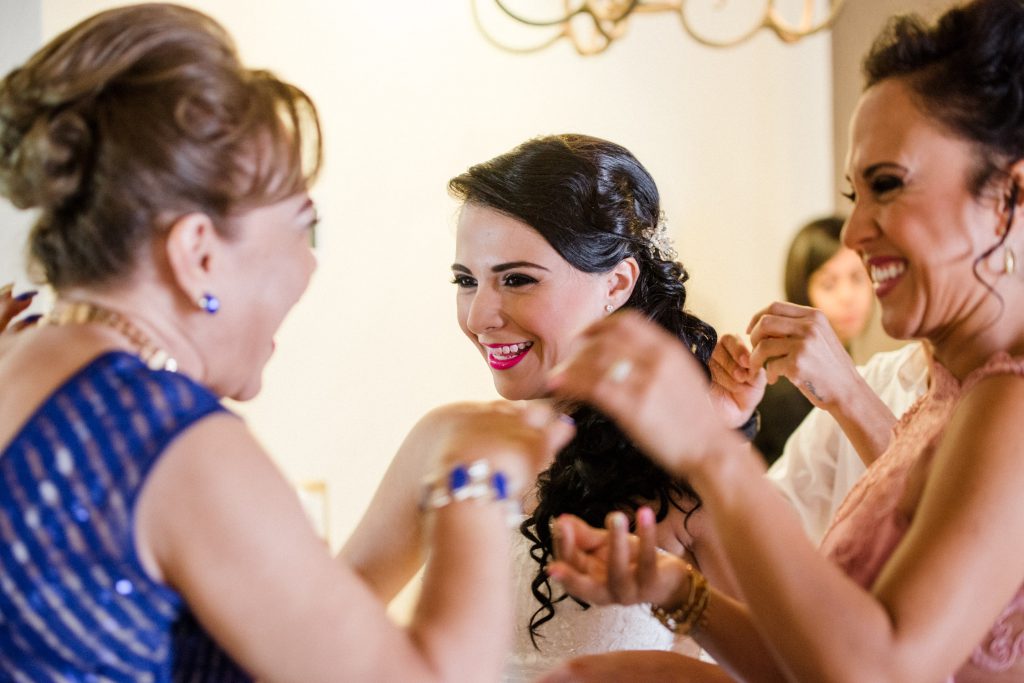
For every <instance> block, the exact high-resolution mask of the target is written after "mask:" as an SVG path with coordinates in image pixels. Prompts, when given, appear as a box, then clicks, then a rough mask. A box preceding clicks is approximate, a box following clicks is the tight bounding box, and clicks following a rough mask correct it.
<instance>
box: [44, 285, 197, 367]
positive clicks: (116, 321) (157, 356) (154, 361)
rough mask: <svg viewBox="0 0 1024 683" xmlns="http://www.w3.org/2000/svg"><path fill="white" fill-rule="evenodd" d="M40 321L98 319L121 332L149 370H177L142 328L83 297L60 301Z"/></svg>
mask: <svg viewBox="0 0 1024 683" xmlns="http://www.w3.org/2000/svg"><path fill="white" fill-rule="evenodd" d="M42 322H43V324H44V325H84V324H86V323H99V324H100V325H106V326H107V327H110V328H112V329H114V330H116V331H117V332H119V333H121V335H123V336H124V337H125V339H127V340H128V341H130V342H131V343H132V344H133V345H134V346H135V352H136V354H137V355H138V357H139V358H140V359H141V360H142V362H143V363H145V364H146V367H148V368H149V369H150V370H168V371H170V372H177V371H178V362H177V361H176V360H174V358H172V357H171V355H170V354H169V353H167V352H166V351H164V350H163V349H162V348H160V347H159V346H157V345H156V344H154V343H153V342H152V341H151V340H150V338H149V337H147V336H146V335H145V334H144V333H143V332H142V330H140V329H139V328H137V327H136V326H135V325H134V324H132V323H131V322H130V321H129V320H128V319H127V318H125V317H124V316H123V315H121V314H120V313H116V312H114V311H112V310H110V309H109V308H103V307H101V306H97V305H96V304H91V303H89V302H87V301H63V302H58V304H57V306H56V307H55V308H54V309H53V310H52V311H51V312H50V313H49V314H47V315H46V317H44V318H43V320H42Z"/></svg>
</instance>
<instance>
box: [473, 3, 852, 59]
mask: <svg viewBox="0 0 1024 683" xmlns="http://www.w3.org/2000/svg"><path fill="white" fill-rule="evenodd" d="M481 2H487V3H488V4H491V3H493V5H494V6H495V7H496V8H497V10H499V11H496V12H494V14H495V15H497V18H496V20H502V19H503V20H505V21H508V20H511V21H513V22H515V23H516V24H517V25H518V26H520V27H528V28H529V31H530V32H532V33H542V34H544V33H546V37H544V38H543V39H542V41H541V42H539V43H533V44H530V45H526V46H517V45H513V44H510V43H509V42H508V41H507V40H503V39H499V38H498V37H497V36H496V35H495V34H494V32H493V30H492V29H490V28H488V27H487V26H485V23H486V22H484V21H483V18H482V17H481V11H480V10H481V8H480V6H479V5H480V3H481ZM845 2H846V0H789V1H788V2H785V1H783V3H782V4H784V5H785V6H786V9H787V10H792V9H793V8H794V7H795V8H796V9H797V10H799V15H800V16H799V18H798V19H792V18H788V17H787V14H790V13H794V14H795V12H789V11H787V12H785V13H784V11H783V9H782V8H780V6H779V5H780V0H697V2H694V0H665V1H656V0H470V4H471V6H472V9H473V20H474V21H475V22H476V25H477V28H478V29H479V30H480V32H481V33H482V34H483V36H484V37H485V38H486V39H487V41H488V42H490V43H491V44H493V45H495V46H496V47H498V48H500V49H502V50H505V51H507V52H514V53H519V54H526V53H531V52H538V51H540V50H543V49H544V48H546V47H549V46H550V45H553V44H554V43H556V42H557V41H559V40H561V39H563V38H564V39H566V40H568V41H569V42H570V43H572V46H573V47H574V48H575V49H576V52H578V53H579V54H581V55H584V56H589V55H596V54H600V53H601V52H604V51H605V50H607V49H608V47H609V46H610V45H611V44H612V43H613V42H615V41H616V40H618V39H619V38H621V37H622V36H623V35H625V33H626V27H627V23H628V21H629V18H630V17H631V16H633V15H634V14H654V13H657V12H674V13H676V14H678V15H679V19H680V21H681V22H682V25H683V30H684V31H686V33H687V34H688V35H689V36H690V37H691V38H693V39H694V40H696V41H697V42H699V43H701V44H703V45H707V46H709V47H733V46H735V45H739V44H741V43H744V42H746V41H748V40H750V39H751V38H753V37H754V36H755V35H756V34H757V33H758V32H759V31H761V30H768V31H771V32H772V33H774V34H775V35H776V36H777V37H778V38H779V40H781V41H782V42H784V43H795V42H797V41H799V40H801V39H803V38H806V37H807V36H810V35H813V34H815V33H818V32H820V31H824V30H827V29H829V28H831V26H832V25H833V24H834V23H835V20H836V17H837V16H838V15H839V11H840V10H841V9H842V7H843V4H844V3H845ZM739 5H744V7H745V8H749V9H741V10H736V7H738V6H739ZM526 6H529V7H530V8H531V13H530V14H529V15H528V14H526V13H524V12H523V10H522V9H521V8H524V7H526ZM538 7H541V8H544V9H547V10H548V12H549V13H548V15H547V17H543V16H540V15H532V12H537V11H539V10H537V8H538ZM726 12H728V13H730V16H729V17H728V21H727V23H728V24H729V25H730V27H729V29H728V31H727V33H726V34H723V33H722V32H721V31H722V30H721V28H720V27H719V28H718V29H717V30H714V31H713V30H711V29H710V28H709V26H708V24H715V25H718V24H721V23H722V14H723V13H726ZM716 13H717V14H718V15H719V16H718V17H715V16H714V15H715V14H716ZM531 15H532V16H531ZM737 16H738V17H739V18H738V19H736V18H735V17H737ZM702 20H705V21H702ZM708 20H709V21H708ZM716 34H717V35H716Z"/></svg>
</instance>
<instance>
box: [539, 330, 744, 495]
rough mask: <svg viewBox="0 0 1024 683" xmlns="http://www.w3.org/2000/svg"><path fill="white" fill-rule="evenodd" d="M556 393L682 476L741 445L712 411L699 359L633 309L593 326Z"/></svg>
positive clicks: (554, 380)
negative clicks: (597, 414)
mask: <svg viewBox="0 0 1024 683" xmlns="http://www.w3.org/2000/svg"><path fill="white" fill-rule="evenodd" d="M549 387H550V389H551V390H552V391H553V392H554V394H555V395H556V396H558V397H560V398H565V399H569V400H574V401H579V400H582V401H586V402H588V403H590V404H592V405H594V406H596V407H597V408H598V409H600V410H601V411H602V412H604V413H605V414H606V415H608V416H609V417H611V418H612V419H614V420H615V422H616V423H618V425H619V426H620V427H622V429H623V430H625V431H626V432H627V433H628V434H629V436H630V437H631V438H632V439H633V440H634V441H635V442H636V443H637V444H638V445H639V446H640V447H641V448H643V449H644V450H645V451H646V452H647V454H648V455H650V456H652V457H654V458H655V459H656V460H658V461H659V462H660V463H661V464H662V466H663V467H665V468H666V469H668V470H669V471H670V472H672V473H674V474H676V475H679V476H686V475H687V473H688V472H689V471H690V470H691V469H692V468H693V467H695V466H696V465H697V464H698V462H699V461H701V460H703V459H704V458H705V456H708V455H711V454H713V453H715V452H717V449H719V448H721V447H723V446H725V445H727V444H729V443H732V442H733V441H735V442H737V443H739V442H740V437H739V435H737V434H736V433H735V432H734V431H733V430H732V429H731V428H730V427H729V425H727V424H726V422H725V420H724V419H723V417H722V416H721V415H720V414H719V413H718V411H717V410H716V409H715V408H714V407H713V406H712V402H711V400H710V398H709V389H708V381H707V377H706V375H705V373H704V371H703V369H702V368H701V367H700V364H699V363H698V362H697V360H696V359H695V358H694V357H693V355H692V354H691V353H690V352H689V351H688V350H687V349H686V348H685V347H683V346H682V345H681V344H680V343H679V340H678V339H677V338H675V337H673V336H671V335H670V334H669V333H668V332H666V331H665V330H663V329H662V328H661V327H659V326H658V325H656V324H655V323H652V322H650V321H649V320H647V319H646V318H645V317H644V316H642V315H640V314H639V313H636V312H634V311H620V312H618V313H616V314H615V315H612V316H609V317H607V318H604V319H603V320H600V321H598V322H597V323H595V324H594V325H592V326H591V327H589V328H587V330H585V331H584V332H583V333H582V335H581V337H580V344H579V348H578V349H577V352H576V353H575V354H574V355H573V356H572V357H571V358H569V359H568V360H567V361H566V362H565V363H564V364H563V365H561V366H559V367H558V368H556V369H555V371H554V372H553V373H552V375H551V377H550V378H549ZM730 440H731V441H730Z"/></svg>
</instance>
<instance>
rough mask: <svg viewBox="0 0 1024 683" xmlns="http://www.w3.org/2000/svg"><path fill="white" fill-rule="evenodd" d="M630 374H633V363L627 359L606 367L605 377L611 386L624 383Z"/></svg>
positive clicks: (621, 359)
mask: <svg viewBox="0 0 1024 683" xmlns="http://www.w3.org/2000/svg"><path fill="white" fill-rule="evenodd" d="M631 372H633V361H631V360H630V359H629V358H620V359H618V360H617V361H615V362H614V363H612V364H611V365H610V366H608V370H607V372H605V377H606V378H607V379H608V381H609V382H611V383H612V384H621V383H622V382H625V381H626V378H627V377H629V375H630V373H631Z"/></svg>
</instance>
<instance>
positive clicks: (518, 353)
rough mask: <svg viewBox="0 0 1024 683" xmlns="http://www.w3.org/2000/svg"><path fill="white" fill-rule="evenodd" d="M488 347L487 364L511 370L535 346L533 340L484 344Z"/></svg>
mask: <svg viewBox="0 0 1024 683" xmlns="http://www.w3.org/2000/svg"><path fill="white" fill-rule="evenodd" d="M482 346H483V347H484V348H485V349H487V364H488V365H490V366H491V369H493V370H509V369H511V368H514V367H515V366H517V365H519V363H520V362H522V360H523V359H524V358H526V354H528V353H529V352H530V349H531V348H532V347H533V342H517V343H514V344H482Z"/></svg>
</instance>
